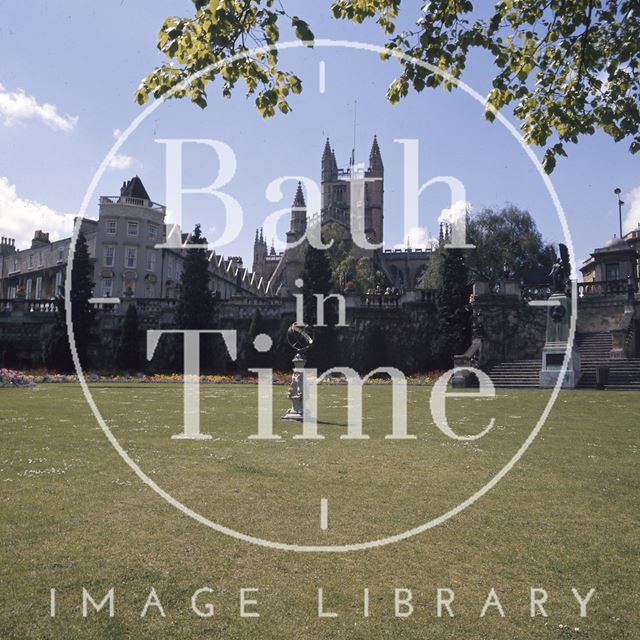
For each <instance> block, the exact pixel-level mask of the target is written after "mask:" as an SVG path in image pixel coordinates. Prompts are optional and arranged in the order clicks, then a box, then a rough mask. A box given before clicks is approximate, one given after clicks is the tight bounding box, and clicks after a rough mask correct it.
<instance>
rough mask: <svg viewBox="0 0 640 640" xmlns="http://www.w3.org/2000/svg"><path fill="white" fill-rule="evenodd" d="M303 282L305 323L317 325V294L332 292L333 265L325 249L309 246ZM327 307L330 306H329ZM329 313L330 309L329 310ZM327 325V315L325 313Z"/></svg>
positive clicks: (305, 258) (303, 271) (305, 259)
mask: <svg viewBox="0 0 640 640" xmlns="http://www.w3.org/2000/svg"><path fill="white" fill-rule="evenodd" d="M302 280H303V282H304V289H303V290H302V293H303V301H304V321H305V322H306V323H307V324H312V325H315V324H316V323H317V320H318V316H317V298H316V297H315V294H319V293H321V294H322V295H325V296H326V295H327V294H328V293H329V292H330V291H331V265H330V263H329V258H328V256H327V252H326V251H325V250H324V249H316V248H315V247H314V246H312V245H308V246H307V251H306V253H305V256H304V268H303V270H302ZM327 307H329V305H328V304H327ZM327 311H328V309H327ZM325 324H330V323H329V322H328V321H327V313H326V312H325Z"/></svg>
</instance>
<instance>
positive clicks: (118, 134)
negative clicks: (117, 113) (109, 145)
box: [113, 129, 122, 140]
mask: <svg viewBox="0 0 640 640" xmlns="http://www.w3.org/2000/svg"><path fill="white" fill-rule="evenodd" d="M121 135H122V131H120V129H114V130H113V137H114V138H116V140H117V139H118V138H119V137H120V136H121Z"/></svg>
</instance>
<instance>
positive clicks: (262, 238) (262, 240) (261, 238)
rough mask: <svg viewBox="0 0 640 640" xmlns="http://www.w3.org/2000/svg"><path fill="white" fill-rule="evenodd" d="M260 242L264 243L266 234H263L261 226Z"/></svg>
mask: <svg viewBox="0 0 640 640" xmlns="http://www.w3.org/2000/svg"><path fill="white" fill-rule="evenodd" d="M260 244H264V236H263V235H262V227H260Z"/></svg>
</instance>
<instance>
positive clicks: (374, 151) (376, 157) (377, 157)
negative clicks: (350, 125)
mask: <svg viewBox="0 0 640 640" xmlns="http://www.w3.org/2000/svg"><path fill="white" fill-rule="evenodd" d="M369 169H370V170H374V171H380V172H382V171H384V165H383V164H382V154H381V153H380V147H379V146H378V136H376V135H374V136H373V144H372V145H371V151H370V152H369Z"/></svg>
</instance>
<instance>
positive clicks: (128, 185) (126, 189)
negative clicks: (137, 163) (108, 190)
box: [120, 176, 151, 200]
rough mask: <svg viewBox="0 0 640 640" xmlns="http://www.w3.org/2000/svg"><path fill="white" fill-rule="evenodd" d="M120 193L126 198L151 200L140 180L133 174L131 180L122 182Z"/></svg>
mask: <svg viewBox="0 0 640 640" xmlns="http://www.w3.org/2000/svg"><path fill="white" fill-rule="evenodd" d="M120 195H121V196H125V197H127V198H140V199H141V200H151V198H150V197H149V194H148V193H147V190H146V189H145V188H144V185H143V184H142V180H140V178H139V177H138V176H134V177H133V178H131V180H127V181H126V182H123V183H122V188H121V189H120Z"/></svg>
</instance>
